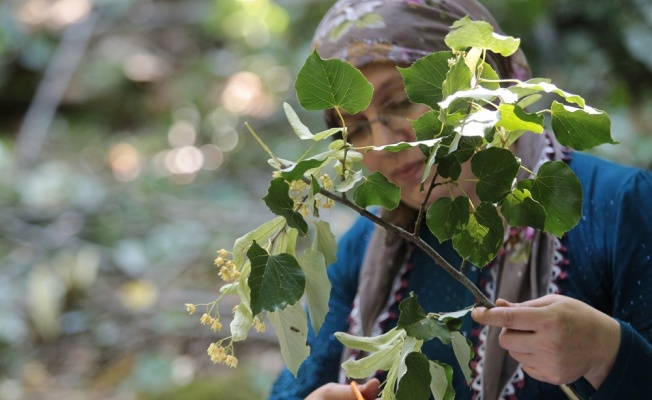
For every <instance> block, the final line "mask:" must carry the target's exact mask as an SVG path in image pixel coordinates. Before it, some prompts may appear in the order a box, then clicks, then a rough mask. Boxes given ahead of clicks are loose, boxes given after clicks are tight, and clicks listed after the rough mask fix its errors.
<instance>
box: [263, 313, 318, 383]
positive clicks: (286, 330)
mask: <svg viewBox="0 0 652 400" xmlns="http://www.w3.org/2000/svg"><path fill="white" fill-rule="evenodd" d="M267 319H268V320H269V322H270V323H271V324H272V327H273V328H274V332H275V333H276V336H277V337H278V342H279V345H280V347H281V354H282V355H283V360H284V361H285V365H287V367H288V369H289V370H290V372H292V375H294V377H295V378H296V376H297V371H298V370H299V366H301V363H303V361H304V360H305V359H306V358H307V357H308V355H309V354H310V347H309V346H308V344H307V338H308V329H307V326H308V318H307V316H306V311H305V309H304V308H303V306H302V305H301V303H295V304H293V305H291V306H289V307H287V308H285V309H284V310H280V311H274V312H270V313H267Z"/></svg>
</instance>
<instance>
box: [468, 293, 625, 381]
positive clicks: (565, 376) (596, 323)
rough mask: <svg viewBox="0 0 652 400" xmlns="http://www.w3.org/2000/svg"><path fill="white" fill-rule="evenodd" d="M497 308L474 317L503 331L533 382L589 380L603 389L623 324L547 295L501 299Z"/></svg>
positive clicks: (503, 340)
mask: <svg viewBox="0 0 652 400" xmlns="http://www.w3.org/2000/svg"><path fill="white" fill-rule="evenodd" d="M496 306H497V307H495V308H492V309H486V308H484V307H478V308H476V309H474V310H473V312H472V314H471V316H472V317H473V319H474V320H475V321H477V322H479V323H481V324H484V325H490V326H497V327H502V328H503V330H502V332H501V333H500V337H499V342H500V345H501V346H502V347H503V348H504V349H506V350H508V351H509V354H510V355H511V356H512V357H513V358H514V359H515V360H516V361H518V362H520V363H521V364H522V366H523V370H524V371H525V372H527V374H528V375H530V376H531V377H533V378H535V379H537V380H540V381H544V382H548V383H552V384H556V385H559V384H562V383H571V382H574V381H575V380H577V379H578V378H580V377H582V376H584V378H586V379H587V380H588V381H589V382H590V383H591V385H592V386H593V387H594V388H595V389H598V388H599V387H600V385H601V384H602V382H603V381H604V380H605V378H606V377H607V375H608V374H609V372H610V371H611V368H612V366H613V363H614V360H615V359H616V355H617V353H618V347H619V346H620V324H619V323H618V321H616V320H615V319H613V318H611V317H610V316H608V315H606V314H604V313H602V312H600V311H598V310H596V309H595V308H593V307H591V306H589V305H588V304H585V303H583V302H581V301H579V300H575V299H572V298H570V297H566V296H560V295H548V296H544V297H541V298H539V299H535V300H530V301H526V302H523V303H509V302H507V301H505V300H502V299H499V300H498V301H497V302H496Z"/></svg>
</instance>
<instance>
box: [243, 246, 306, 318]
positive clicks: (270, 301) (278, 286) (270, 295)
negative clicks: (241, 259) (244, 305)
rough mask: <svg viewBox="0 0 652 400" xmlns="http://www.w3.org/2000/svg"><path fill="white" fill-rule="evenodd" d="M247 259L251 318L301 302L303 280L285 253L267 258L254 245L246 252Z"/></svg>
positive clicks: (290, 257) (294, 259)
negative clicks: (248, 263) (249, 268)
mask: <svg viewBox="0 0 652 400" xmlns="http://www.w3.org/2000/svg"><path fill="white" fill-rule="evenodd" d="M247 257H248V258H249V260H250V261H251V274H250V275H249V279H248V280H247V283H248V285H249V289H250V290H251V313H252V315H254V316H255V315H258V314H260V312H261V311H263V310H265V311H276V310H282V309H284V308H285V307H287V306H289V305H291V304H294V303H296V302H297V301H298V300H299V299H300V298H301V296H302V295H303V290H304V288H305V286H306V278H305V276H304V274H303V271H301V267H300V266H299V263H298V262H297V260H296V258H294V257H292V256H291V255H290V254H287V253H281V254H275V255H270V254H269V253H267V251H266V250H265V249H263V248H262V247H260V246H259V245H258V243H256V242H255V241H254V242H253V243H252V244H251V247H250V248H249V250H247Z"/></svg>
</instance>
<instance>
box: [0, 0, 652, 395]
mask: <svg viewBox="0 0 652 400" xmlns="http://www.w3.org/2000/svg"><path fill="white" fill-rule="evenodd" d="M332 3H333V2H332V1H330V0H148V1H143V0H139V1H136V0H96V1H94V2H93V3H91V2H89V1H87V0H5V1H4V2H1V3H0V93H2V96H0V171H2V173H0V266H2V267H1V269H0V301H2V304H3V307H2V308H0V394H1V395H0V398H2V399H19V398H28V397H29V396H37V397H38V396H41V397H39V398H73V397H72V396H73V395H75V396H78V398H97V399H101V398H120V399H122V398H124V399H134V398H138V399H163V398H166V399H171V398H196V399H201V398H216V397H215V396H217V398H230V399H231V398H234V397H232V395H231V394H232V392H227V391H225V390H229V389H231V390H232V388H229V386H230V385H231V382H237V385H238V387H239V388H241V394H238V395H239V396H241V397H239V398H243V399H245V398H246V399H254V398H259V397H262V396H263V394H264V393H265V392H266V390H267V388H268V387H269V384H270V382H271V380H272V379H273V377H274V374H275V373H276V370H277V369H278V367H279V358H278V356H276V358H275V357H274V354H276V353H275V352H276V350H275V345H274V343H273V342H271V341H270V340H269V339H268V337H269V336H264V335H261V336H260V343H261V345H260V346H261V347H262V350H261V348H257V349H256V350H255V351H254V350H249V352H248V350H247V349H246V348H236V351H238V354H237V355H238V356H239V358H241V366H242V367H239V368H238V369H237V370H226V369H225V368H224V367H216V366H212V364H210V361H209V360H207V357H206V353H205V351H206V347H207V346H208V344H209V343H210V342H211V341H213V340H214V339H215V334H214V333H213V332H211V331H210V330H209V329H204V328H202V327H199V325H198V322H197V318H198V317H197V318H196V316H192V317H189V316H188V315H187V314H186V313H185V310H184V307H183V303H186V302H193V303H202V302H208V301H212V300H214V298H215V296H216V293H217V288H218V287H219V284H220V283H219V278H218V277H217V274H216V271H215V269H214V267H213V266H212V260H213V258H214V255H215V251H216V250H218V249H219V248H222V247H229V246H230V245H231V244H232V242H233V240H234V239H235V238H237V237H239V236H241V235H242V234H244V233H245V232H247V231H248V230H250V229H251V228H253V227H255V226H258V225H259V224H260V223H261V222H262V221H264V220H267V219H269V218H270V217H271V216H270V213H269V212H268V211H266V210H263V209H262V208H260V205H261V203H260V201H259V199H260V198H261V197H262V196H264V194H265V193H266V190H267V187H266V184H265V183H264V182H265V181H266V180H267V176H268V175H267V174H269V172H270V170H269V169H268V168H267V165H266V163H265V162H264V159H265V157H266V156H265V155H264V153H263V152H262V151H257V150H256V146H257V144H256V143H255V142H254V141H253V140H251V138H250V137H249V136H248V133H247V132H246V130H245V129H244V128H243V123H244V122H245V121H248V122H249V123H251V125H252V126H253V127H254V129H256V131H257V132H258V133H259V134H260V135H261V136H263V139H264V140H265V142H266V143H268V144H270V145H271V147H272V148H273V149H274V151H275V152H277V153H278V154H279V156H281V157H283V156H284V155H285V156H287V157H288V158H291V157H292V156H293V155H294V154H297V153H299V152H301V151H302V149H299V148H295V147H293V146H295V145H294V144H293V142H292V141H288V140H287V138H288V137H289V136H288V135H293V133H292V130H291V128H290V127H289V124H288V123H287V122H286V121H285V117H284V114H283V113H282V112H281V104H282V102H283V101H288V102H290V103H292V104H293V105H295V103H296V100H295V98H294V95H293V92H292V84H293V81H294V77H295V76H296V73H297V71H298V69H299V68H300V66H301V65H302V64H303V61H304V60H305V58H306V57H307V55H308V54H309V52H310V51H309V50H310V49H309V40H310V37H311V33H312V31H313V30H314V29H315V27H316V25H317V23H318V21H319V18H320V17H321V15H323V13H324V12H325V11H326V10H327V9H328V7H329V6H330V5H331V4H332ZM485 4H486V5H487V6H488V8H489V9H490V10H492V11H494V12H495V14H496V16H497V18H498V20H499V21H501V23H502V25H503V28H504V30H505V31H506V32H508V33H509V34H512V35H514V36H518V37H521V38H522V39H523V47H524V48H525V50H526V52H527V54H528V56H529V59H530V61H531V63H532V69H533V71H534V73H535V75H537V76H545V77H550V78H552V79H553V80H554V81H556V82H558V83H559V85H560V86H562V87H565V88H568V89H569V90H571V91H575V92H577V93H578V94H580V95H582V96H583V97H585V98H586V99H587V100H588V101H589V103H590V104H592V105H594V106H596V107H598V108H601V109H605V110H606V111H607V112H609V113H610V115H611V117H612V119H613V122H614V136H615V138H616V139H618V140H620V141H621V142H622V144H621V145H619V146H612V147H609V148H600V149H598V150H596V151H597V152H598V153H600V154H603V155H605V156H607V157H610V158H613V159H616V160H618V161H620V162H624V163H629V164H636V165H640V166H644V167H651V166H652V140H650V138H649V135H650V132H651V131H652V129H651V127H652V117H651V116H652V97H651V96H652V95H650V93H651V91H650V87H651V86H652V73H651V72H652V59H651V58H650V57H651V54H652V53H651V52H649V51H648V50H647V47H646V46H647V44H648V43H650V40H652V28H651V27H652V6H650V4H649V2H647V1H644V0H622V1H616V0H597V1H593V2H590V3H587V2H567V1H563V0H555V1H544V0H510V1H503V0H500V1H499V0H486V1H485ZM88 15H91V17H88ZM85 16H86V19H83V18H84V17H85ZM84 35H86V37H87V39H88V42H87V43H84V42H83V41H82V40H81V39H83V38H84ZM77 56H78V57H79V62H76V61H75V59H76V57H77ZM66 76H69V79H67V78H66ZM57 85H59V86H57ZM57 93H59V94H60V96H59V97H57V96H56V95H57ZM37 106H38V107H37ZM295 109H299V108H298V107H295ZM48 112H51V113H52V114H51V118H50V117H49V114H48ZM302 119H303V120H304V122H306V123H308V124H312V125H315V126H319V127H321V126H322V124H323V122H322V119H321V115H319V114H318V113H307V114H305V115H302ZM253 209H256V210H258V209H260V210H261V211H257V212H251V210H253ZM334 219H335V220H336V221H342V222H341V224H340V225H341V226H340V227H338V226H337V225H335V226H334V229H335V230H336V232H337V231H338V230H339V231H341V230H342V229H344V228H345V225H346V222H347V221H348V219H347V218H346V217H345V216H339V215H336V216H335V218H334ZM225 313H226V314H227V315H228V314H230V310H226V311H225ZM219 335H220V333H219V332H218V333H217V336H218V337H219ZM254 337H255V336H254ZM270 349H271V350H270ZM268 351H269V352H270V353H267V352H268ZM251 353H255V354H256V356H258V357H259V356H260V354H269V357H268V358H267V360H268V362H266V364H267V365H268V366H266V365H263V363H261V362H253V363H251V364H248V363H247V359H248V358H247V357H248V354H251ZM261 366H262V367H264V368H261ZM225 386H226V389H225V388H224V387H225ZM220 391H222V392H220ZM211 393H213V394H212V396H213V397H211ZM220 393H229V395H227V394H224V395H220ZM227 396H231V397H227Z"/></svg>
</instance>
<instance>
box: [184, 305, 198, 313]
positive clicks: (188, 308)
mask: <svg viewBox="0 0 652 400" xmlns="http://www.w3.org/2000/svg"><path fill="white" fill-rule="evenodd" d="M186 311H188V314H190V315H192V314H193V313H194V312H195V311H197V307H195V305H194V304H190V303H186Z"/></svg>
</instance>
